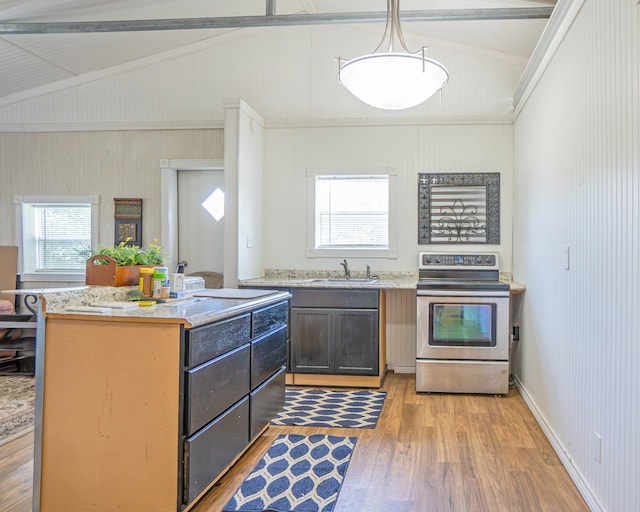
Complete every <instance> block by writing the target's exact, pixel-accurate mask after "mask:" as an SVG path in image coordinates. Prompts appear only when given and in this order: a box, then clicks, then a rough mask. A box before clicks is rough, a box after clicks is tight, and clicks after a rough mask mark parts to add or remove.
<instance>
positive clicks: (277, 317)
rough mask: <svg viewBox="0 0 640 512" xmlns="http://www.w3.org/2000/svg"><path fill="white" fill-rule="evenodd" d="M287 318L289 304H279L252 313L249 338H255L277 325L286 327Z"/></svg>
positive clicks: (285, 302)
mask: <svg viewBox="0 0 640 512" xmlns="http://www.w3.org/2000/svg"><path fill="white" fill-rule="evenodd" d="M288 316H289V302H287V301H284V302H279V303H278V304H274V305H272V306H268V307H266V308H263V309H258V310H257V311H254V312H253V321H252V326H251V337H252V338H255V337H256V336H260V335H261V334H264V333H265V332H267V331H270V330H271V329H273V328H274V327H277V326H278V325H287V318H288Z"/></svg>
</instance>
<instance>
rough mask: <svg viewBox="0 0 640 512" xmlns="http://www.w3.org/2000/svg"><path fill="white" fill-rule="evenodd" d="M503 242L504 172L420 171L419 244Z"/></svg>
mask: <svg viewBox="0 0 640 512" xmlns="http://www.w3.org/2000/svg"><path fill="white" fill-rule="evenodd" d="M498 243H500V174H499V173H447V174H430V173H419V174H418V244H498Z"/></svg>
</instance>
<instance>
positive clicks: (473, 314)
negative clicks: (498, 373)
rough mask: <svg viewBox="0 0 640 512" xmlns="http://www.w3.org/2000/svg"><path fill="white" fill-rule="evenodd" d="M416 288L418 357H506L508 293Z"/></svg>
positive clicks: (468, 358) (502, 359) (471, 358)
mask: <svg viewBox="0 0 640 512" xmlns="http://www.w3.org/2000/svg"><path fill="white" fill-rule="evenodd" d="M499 295H502V296H498V295H497V294H496V292H472V293H469V292H464V291H460V292H455V291H452V290H449V291H447V292H446V294H444V295H439V294H438V292H437V291H424V290H423V291H421V290H418V304H417V322H418V325H417V344H416V357H417V358H418V359H458V360H492V361H507V360H508V358H509V296H508V295H507V296H504V294H503V293H500V294H499Z"/></svg>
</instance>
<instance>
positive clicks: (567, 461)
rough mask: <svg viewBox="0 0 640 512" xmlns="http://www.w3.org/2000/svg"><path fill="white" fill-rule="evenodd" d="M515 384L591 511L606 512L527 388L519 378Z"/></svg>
mask: <svg viewBox="0 0 640 512" xmlns="http://www.w3.org/2000/svg"><path fill="white" fill-rule="evenodd" d="M514 383H515V386H516V388H518V391H519V392H520V396H522V399H523V400H524V402H525V404H527V407H528V408H529V410H530V411H531V414H533V417H534V418H535V419H536V421H537V422H538V425H540V428H541V429H542V432H544V435H545V436H546V437H547V439H548V440H549V443H551V447H552V448H553V450H554V451H555V452H556V454H557V455H558V458H559V459H560V462H561V463H562V465H563V466H564V467H565V469H566V470H567V472H568V473H569V476H570V477H571V480H573V483H574V484H575V485H576V487H577V488H578V492H579V493H580V494H581V495H582V497H583V498H584V500H585V502H586V503H587V506H588V507H589V509H590V510H591V511H592V512H606V509H605V507H604V505H603V504H602V503H600V500H598V498H597V497H596V495H595V493H594V492H593V490H592V489H591V487H590V486H589V482H587V480H585V478H584V476H583V475H582V473H581V472H580V470H579V469H578V468H577V467H576V466H575V464H574V463H573V458H572V457H571V454H570V453H569V452H568V451H567V449H566V448H565V446H564V445H563V444H562V441H560V439H559V438H558V436H557V435H556V433H555V432H554V431H553V429H552V428H551V425H549V423H548V422H547V420H546V418H545V417H544V414H542V412H541V411H540V409H538V406H537V404H536V402H535V400H534V399H533V398H532V397H531V395H530V394H529V392H528V391H527V388H526V387H525V386H524V385H523V384H522V382H521V381H520V379H518V377H517V376H514Z"/></svg>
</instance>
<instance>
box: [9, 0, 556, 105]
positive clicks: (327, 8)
mask: <svg viewBox="0 0 640 512" xmlns="http://www.w3.org/2000/svg"><path fill="white" fill-rule="evenodd" d="M555 4H556V0H402V1H401V2H400V9H401V17H402V27H403V31H404V33H405V38H406V39H409V40H411V41H412V42H413V41H422V40H424V41H426V42H427V44H429V45H433V46H443V47H447V48H449V49H451V48H453V49H455V50H456V51H473V52H476V53H486V54H487V55H489V56H492V57H493V58H498V59H502V60H507V61H511V62H515V63H519V64H520V65H521V66H522V67H524V65H525V64H526V62H527V61H528V59H529V57H530V56H531V54H532V52H533V50H534V48H535V46H536V43H537V42H538V40H539V38H540V36H541V34H542V32H543V30H544V28H545V26H546V24H547V21H548V17H549V15H550V13H551V11H552V10H553V8H554V6H555ZM385 10H386V2H385V0H277V1H276V0H179V1H176V0H0V69H2V75H1V76H0V100H1V99H2V98H5V99H6V98H7V97H11V96H12V95H16V94H20V95H23V96H24V94H25V92H26V91H29V90H32V89H37V88H42V87H43V86H46V85H48V84H52V83H55V82H58V81H63V80H69V79H74V78H76V77H81V76H82V75H85V74H87V73H91V72H95V71H98V70H106V69H108V68H111V67H114V66H118V65H122V64H125V63H130V64H132V65H134V66H135V62H136V61H138V60H141V59H144V58H148V57H151V56H154V55H157V54H161V53H163V52H168V51H172V50H176V49H178V48H181V47H185V46H188V45H192V44H197V43H201V42H203V41H205V40H211V39H212V38H220V36H222V35H225V34H229V33H231V32H234V33H235V37H242V32H241V31H249V30H251V29H252V28H253V27H267V28H266V29H265V30H270V29H269V28H268V27H273V30H281V31H286V30H287V28H286V27H287V26H294V25H295V26H301V25H318V24H352V25H364V24H368V25H369V26H370V27H371V34H372V35H371V40H367V41H362V53H369V52H371V51H373V49H374V48H375V45H376V44H377V42H378V40H379V38H380V37H381V36H382V31H383V27H384V16H385ZM239 31H240V32H239ZM376 34H377V36H376ZM220 40H222V41H223V40H224V38H220ZM351 46H353V43H351ZM348 57H353V55H349V56H348Z"/></svg>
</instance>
